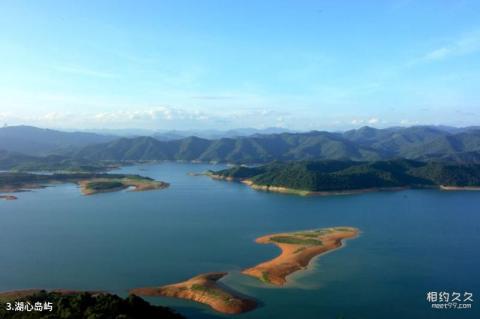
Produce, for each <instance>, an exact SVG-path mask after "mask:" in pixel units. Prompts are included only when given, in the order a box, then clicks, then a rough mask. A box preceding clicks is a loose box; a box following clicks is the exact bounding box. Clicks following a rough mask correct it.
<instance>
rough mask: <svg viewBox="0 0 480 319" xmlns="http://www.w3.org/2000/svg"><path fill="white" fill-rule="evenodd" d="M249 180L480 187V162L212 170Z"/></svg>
mask: <svg viewBox="0 0 480 319" xmlns="http://www.w3.org/2000/svg"><path fill="white" fill-rule="evenodd" d="M212 173H213V174H214V175H218V176H220V177H223V178H233V179H248V180H250V181H252V182H253V183H254V184H256V185H263V186H280V187H286V188H290V189H298V190H308V191H338V190H355V189H367V188H384V187H407V186H408V187H432V186H438V185H448V186H480V164H442V163H437V162H427V163H424V162H418V161H412V160H389V161H374V162H354V161H298V162H289V163H272V164H268V165H263V166H258V167H252V168H248V167H233V168H230V169H226V170H221V171H217V172H212Z"/></svg>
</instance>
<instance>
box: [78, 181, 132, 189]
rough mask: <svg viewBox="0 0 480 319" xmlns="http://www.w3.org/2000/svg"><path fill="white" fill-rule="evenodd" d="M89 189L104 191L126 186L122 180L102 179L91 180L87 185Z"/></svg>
mask: <svg viewBox="0 0 480 319" xmlns="http://www.w3.org/2000/svg"><path fill="white" fill-rule="evenodd" d="M86 187H87V189H92V190H94V191H103V190H109V189H116V188H122V187H125V185H124V184H123V183H122V182H118V181H101V182H89V183H87V185H86Z"/></svg>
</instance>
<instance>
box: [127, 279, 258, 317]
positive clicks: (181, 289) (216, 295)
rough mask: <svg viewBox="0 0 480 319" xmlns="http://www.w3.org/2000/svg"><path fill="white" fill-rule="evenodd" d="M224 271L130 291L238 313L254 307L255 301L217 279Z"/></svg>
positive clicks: (139, 294) (228, 312)
mask: <svg viewBox="0 0 480 319" xmlns="http://www.w3.org/2000/svg"><path fill="white" fill-rule="evenodd" d="M226 274H227V273H225V272H214V273H207V274H202V275H199V276H196V277H193V278H191V279H189V280H187V281H183V282H180V283H177V284H173V285H167V286H162V287H151V288H136V289H133V290H131V291H130V293H131V294H134V295H138V296H164V297H174V298H182V299H189V300H193V301H196V302H200V303H204V304H207V305H209V306H210V307H211V308H213V309H214V310H216V311H219V312H223V313H227V314H238V313H242V312H246V311H250V310H252V309H254V308H255V307H256V305H257V303H256V302H255V301H254V300H252V299H249V298H247V297H245V296H242V295H241V294H239V293H237V292H235V291H233V290H231V289H229V288H228V287H226V286H224V285H222V284H220V283H218V282H217V281H218V280H220V279H221V278H222V277H224V276H225V275H226Z"/></svg>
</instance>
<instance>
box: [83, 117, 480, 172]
mask: <svg viewBox="0 0 480 319" xmlns="http://www.w3.org/2000/svg"><path fill="white" fill-rule="evenodd" d="M75 157H76V158H82V159H89V160H110V161H112V160H113V161H139V160H140V161H141V160H147V161H148V160H184V161H202V162H211V161H214V162H224V163H225V162H226V163H268V162H271V161H273V160H280V161H296V160H327V159H328V160H354V161H375V160H386V159H395V158H407V159H413V160H421V161H430V160H435V161H443V162H461V163H480V130H478V129H473V128H472V129H466V130H463V131H454V132H451V131H449V130H444V129H439V128H435V127H428V126H421V127H410V128H390V129H374V128H370V127H364V128H361V129H358V130H352V131H348V132H344V133H332V132H318V131H312V132H308V133H281V134H271V135H258V136H249V137H238V138H222V139H217V140H207V139H202V138H198V137H189V138H184V139H179V140H174V141H159V140H157V139H155V138H152V137H138V138H122V139H118V140H115V141H112V142H108V143H103V144H96V145H89V146H86V147H84V148H83V149H81V150H79V151H78V152H76V153H75Z"/></svg>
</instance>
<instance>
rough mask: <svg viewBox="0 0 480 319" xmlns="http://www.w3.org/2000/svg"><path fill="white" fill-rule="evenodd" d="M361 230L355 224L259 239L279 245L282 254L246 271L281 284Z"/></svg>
mask: <svg viewBox="0 0 480 319" xmlns="http://www.w3.org/2000/svg"><path fill="white" fill-rule="evenodd" d="M358 233H359V230H358V229H356V228H353V227H332V228H323V229H317V230H308V231H299V232H292V233H281V234H273V235H267V236H263V237H260V238H257V240H256V242H257V243H259V244H275V245H277V246H278V247H279V248H280V249H281V250H282V252H281V254H280V255H279V256H278V257H276V258H274V259H272V260H269V261H266V262H263V263H261V264H258V265H256V266H254V267H252V268H248V269H245V270H244V271H242V273H243V274H245V275H249V276H252V277H255V278H258V279H260V280H261V281H263V282H265V283H269V284H273V285H277V286H282V285H284V284H285V283H286V277H287V276H288V275H290V274H292V273H294V272H296V271H298V270H301V269H305V268H306V267H307V266H308V264H309V263H310V261H311V260H312V258H314V257H316V256H318V255H320V254H323V253H326V252H327V251H331V250H333V249H336V248H339V247H341V246H342V240H344V239H348V238H354V237H356V236H357V235H358Z"/></svg>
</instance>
